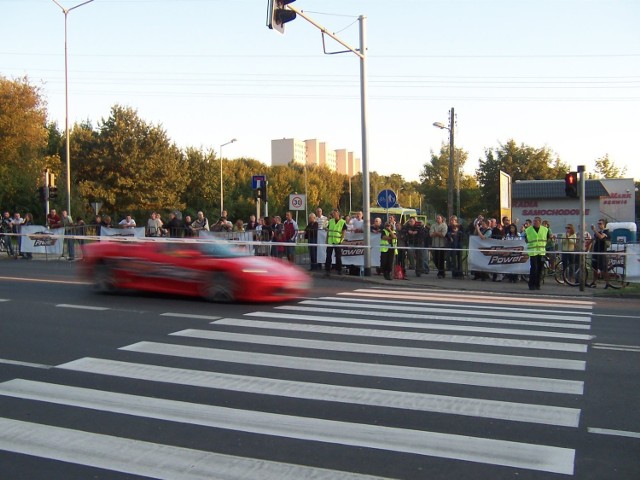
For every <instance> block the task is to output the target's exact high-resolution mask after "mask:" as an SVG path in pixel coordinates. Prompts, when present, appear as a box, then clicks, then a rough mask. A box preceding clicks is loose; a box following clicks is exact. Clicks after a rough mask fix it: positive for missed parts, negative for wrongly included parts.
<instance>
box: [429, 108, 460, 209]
mask: <svg viewBox="0 0 640 480" xmlns="http://www.w3.org/2000/svg"><path fill="white" fill-rule="evenodd" d="M449 114H450V117H449V126H448V127H447V126H446V125H444V124H443V123H442V122H433V126H434V127H437V128H440V129H442V130H449V187H448V192H447V193H448V195H447V218H451V216H452V215H453V177H454V175H455V172H454V162H453V155H454V151H455V150H454V143H453V137H454V123H455V117H454V111H453V107H451V110H449ZM459 176H460V175H459V174H458V177H459ZM457 212H458V217H460V184H459V183H458V210H457Z"/></svg>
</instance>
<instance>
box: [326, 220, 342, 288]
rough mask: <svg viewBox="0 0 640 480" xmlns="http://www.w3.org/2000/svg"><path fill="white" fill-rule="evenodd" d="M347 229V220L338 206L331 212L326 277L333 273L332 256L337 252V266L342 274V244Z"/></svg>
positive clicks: (328, 226)
mask: <svg viewBox="0 0 640 480" xmlns="http://www.w3.org/2000/svg"><path fill="white" fill-rule="evenodd" d="M346 231H347V222H345V221H344V219H343V218H340V211H339V210H338V209H337V208H336V209H335V210H333V212H331V220H329V223H328V225H327V259H326V260H325V262H324V270H325V273H324V275H325V277H328V276H329V275H331V257H332V255H333V253H334V252H335V255H336V268H337V269H338V275H342V250H341V249H342V247H341V246H340V244H341V243H342V241H343V240H344V234H345V232H346Z"/></svg>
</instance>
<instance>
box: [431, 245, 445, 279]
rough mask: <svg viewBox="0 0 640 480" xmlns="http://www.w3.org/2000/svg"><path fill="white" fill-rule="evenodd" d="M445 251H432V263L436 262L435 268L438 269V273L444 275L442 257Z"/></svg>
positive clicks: (443, 257)
mask: <svg viewBox="0 0 640 480" xmlns="http://www.w3.org/2000/svg"><path fill="white" fill-rule="evenodd" d="M446 254H447V252H446V251H445V250H440V249H438V250H434V251H433V263H435V264H436V268H437V269H438V275H444V259H445V256H446Z"/></svg>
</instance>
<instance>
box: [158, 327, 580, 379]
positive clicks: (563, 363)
mask: <svg viewBox="0 0 640 480" xmlns="http://www.w3.org/2000/svg"><path fill="white" fill-rule="evenodd" d="M289 331H291V330H289ZM171 335H175V336H180V337H189V338H204V339H207V340H218V341H223V342H240V343H252V344H260V345H273V346H280V347H291V348H307V349H315V350H329V351H334V352H352V353H369V354H373V355H392V356H397V357H411V358H431V359H436V360H455V361H458V362H471V363H491V364H495V365H518V366H522V367H536V368H553V369H560V370H579V371H583V370H585V368H586V362H585V361H583V360H570V359H566V358H549V357H526V356H520V355H502V354H498V353H483V352H466V351H456V350H435V349H430V348H415V347H405V346H402V347H395V346H389V345H372V344H365V343H347V342H332V341H328V340H327V341H325V340H310V339H307V338H291V337H274V336H270V335H264V334H263V335H251V334H244V333H231V332H219V331H214V330H194V329H187V330H182V331H180V332H175V333H172V334H171Z"/></svg>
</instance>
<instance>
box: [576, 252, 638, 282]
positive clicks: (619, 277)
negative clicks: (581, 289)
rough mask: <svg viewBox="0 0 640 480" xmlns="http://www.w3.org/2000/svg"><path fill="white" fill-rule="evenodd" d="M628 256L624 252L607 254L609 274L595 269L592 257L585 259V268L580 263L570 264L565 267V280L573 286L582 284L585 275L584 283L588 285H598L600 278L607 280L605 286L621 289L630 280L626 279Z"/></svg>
mask: <svg viewBox="0 0 640 480" xmlns="http://www.w3.org/2000/svg"><path fill="white" fill-rule="evenodd" d="M625 259H626V256H625V255H624V254H615V253H611V254H607V275H606V276H604V275H603V274H602V272H599V271H598V270H594V268H593V265H592V264H591V259H589V258H587V259H585V265H584V269H583V267H582V266H581V265H580V263H578V262H577V263H574V264H573V265H568V266H567V267H566V268H565V269H564V280H565V282H566V283H567V285H571V286H572V287H575V286H578V285H580V283H581V282H582V277H583V276H584V283H585V285H588V286H594V287H595V286H596V282H597V281H598V280H605V288H614V289H619V288H623V287H626V286H627V285H628V284H629V282H627V281H626V264H625Z"/></svg>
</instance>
